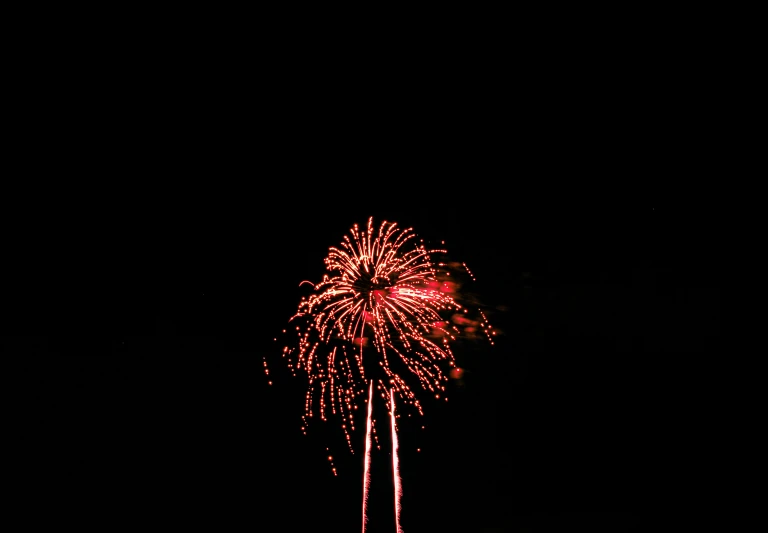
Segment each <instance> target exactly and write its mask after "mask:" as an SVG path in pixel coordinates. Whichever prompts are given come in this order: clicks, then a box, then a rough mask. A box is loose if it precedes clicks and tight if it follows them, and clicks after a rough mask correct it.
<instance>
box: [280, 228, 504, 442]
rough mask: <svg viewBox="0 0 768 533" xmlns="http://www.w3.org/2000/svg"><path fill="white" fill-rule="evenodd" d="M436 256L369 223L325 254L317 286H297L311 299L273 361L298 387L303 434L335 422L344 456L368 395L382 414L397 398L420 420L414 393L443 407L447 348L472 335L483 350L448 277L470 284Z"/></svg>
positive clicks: (401, 234)
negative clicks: (300, 382)
mask: <svg viewBox="0 0 768 533" xmlns="http://www.w3.org/2000/svg"><path fill="white" fill-rule="evenodd" d="M446 253H447V252H446V250H443V249H432V248H428V247H426V246H425V244H424V241H423V240H420V239H418V238H417V237H416V235H415V233H414V232H413V230H412V229H410V228H409V229H400V228H398V226H397V224H396V223H391V222H387V221H384V222H382V223H381V224H380V225H379V226H378V228H376V227H374V223H373V218H372V217H371V218H369V219H368V224H367V227H366V228H365V229H361V228H360V227H359V226H358V225H357V224H355V225H354V226H353V227H352V229H351V231H350V235H345V236H344V238H343V240H342V242H341V245H340V246H338V247H331V248H330V249H329V253H328V255H327V257H326V258H325V267H326V274H325V275H324V276H323V278H322V280H321V281H320V282H319V283H317V284H314V285H313V284H312V283H310V282H302V285H303V284H305V283H308V284H309V285H310V286H311V287H312V292H311V294H309V295H308V296H305V297H303V298H302V299H301V302H300V303H299V305H298V310H297V312H296V314H294V315H293V316H292V317H291V318H290V320H289V327H288V328H287V329H286V330H284V333H286V335H289V337H290V338H289V339H288V341H287V342H286V345H285V347H284V348H283V350H282V356H283V357H284V358H285V359H286V360H287V364H288V367H289V368H290V369H291V371H292V372H293V374H294V375H302V376H304V377H305V378H306V379H307V381H308V387H307V394H306V398H305V412H304V414H303V420H304V425H303V428H302V429H303V430H304V431H305V432H306V429H307V426H308V423H309V419H310V418H313V417H319V418H320V419H322V420H328V419H329V418H330V417H332V416H333V417H337V418H338V419H339V420H340V423H341V427H342V429H343V430H344V433H345V435H346V439H347V444H348V445H349V447H350V449H351V450H352V451H354V449H353V445H352V439H351V432H352V431H354V429H355V423H356V418H355V412H356V411H357V409H358V407H360V406H361V405H362V404H364V403H365V401H366V397H367V396H368V392H369V385H373V386H375V388H376V391H377V395H379V396H381V398H383V400H384V402H386V404H387V409H388V410H389V411H390V412H393V410H394V400H395V396H397V397H398V398H399V399H400V401H401V403H404V404H407V405H410V406H412V407H413V408H415V409H416V411H418V413H419V414H423V411H422V405H421V403H420V401H419V398H418V396H417V393H418V392H421V391H426V392H428V393H429V394H430V396H433V397H436V398H441V399H443V396H444V395H443V393H444V391H445V389H446V383H447V381H448V376H454V377H455V376H456V375H457V373H458V375H460V369H458V368H457V366H456V363H455V357H454V354H453V352H452V349H451V343H452V342H453V341H455V340H456V339H457V338H458V337H462V336H468V337H472V336H476V335H479V334H480V333H481V332H482V333H484V334H485V335H486V336H487V338H488V339H489V340H491V342H493V340H492V336H493V335H494V334H495V332H494V331H493V330H492V328H491V327H490V325H489V323H488V320H487V319H486V317H485V315H484V314H483V313H482V312H479V316H478V313H469V310H468V309H467V306H466V305H464V304H462V302H461V298H460V287H461V283H460V282H459V281H458V280H457V279H455V278H456V276H455V275H454V276H453V277H452V276H451V273H452V272H454V274H455V273H456V272H457V271H458V268H461V269H462V270H463V271H464V272H466V273H467V274H468V275H469V276H470V278H472V279H474V276H472V273H471V272H469V270H468V269H467V268H466V265H465V264H463V263H456V262H440V261H439V258H441V257H443V256H445V254H446ZM470 317H472V318H470ZM276 340H277V339H276ZM265 371H266V372H267V373H268V369H267V368H266V362H265ZM270 383H271V382H270ZM371 390H372V389H371ZM445 399H446V400H447V398H445ZM369 407H370V406H369Z"/></svg>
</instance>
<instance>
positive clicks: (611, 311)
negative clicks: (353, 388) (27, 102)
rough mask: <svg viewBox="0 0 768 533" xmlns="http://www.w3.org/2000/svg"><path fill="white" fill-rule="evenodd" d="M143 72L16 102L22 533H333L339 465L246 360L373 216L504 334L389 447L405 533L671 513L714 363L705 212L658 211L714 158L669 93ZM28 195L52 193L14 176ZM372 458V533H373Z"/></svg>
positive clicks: (532, 81)
mask: <svg viewBox="0 0 768 533" xmlns="http://www.w3.org/2000/svg"><path fill="white" fill-rule="evenodd" d="M112 59H114V58H112ZM198 60H200V57H198ZM478 61H479V60H478ZM157 63H158V67H157V68H156V71H153V70H152V69H151V65H150V66H146V65H145V66H143V67H142V72H143V77H125V78H119V79H118V77H116V78H115V80H112V81H110V78H109V77H108V75H104V76H101V75H100V76H99V79H100V80H101V82H102V85H100V86H99V87H98V88H95V89H93V90H92V91H91V92H86V93H84V92H83V91H75V92H76V93H77V94H73V95H70V97H65V96H64V93H65V90H64V89H62V93H61V94H60V96H62V98H61V99H60V100H59V101H58V102H53V103H52V104H51V103H50V101H49V100H45V99H41V101H40V103H39V106H38V107H37V108H36V110H37V112H38V113H40V114H41V116H42V117H43V118H44V119H45V120H46V121H48V122H49V123H50V124H52V126H51V127H50V128H47V129H45V131H44V133H43V134H44V135H48V136H50V137H49V139H48V140H49V141H50V139H54V140H55V141H56V142H54V143H52V145H53V146H52V148H50V149H47V150H44V151H40V150H33V151H32V153H30V157H29V158H28V167H26V170H25V174H24V176H26V177H25V180H26V181H24V183H27V184H31V186H30V188H29V189H28V190H27V189H25V190H24V191H22V192H21V193H19V194H18V195H17V196H14V198H20V199H24V201H25V206H26V204H27V203H28V204H29V205H28V206H26V207H25V208H24V209H20V210H19V215H18V216H17V217H16V218H14V220H13V225H12V226H9V228H13V230H12V231H9V236H8V240H7V241H6V243H5V246H6V248H5V249H6V250H7V251H8V253H7V255H6V257H10V258H12V263H11V265H12V266H14V267H15V268H14V269H13V272H12V273H11V274H9V275H7V277H6V291H5V296H6V298H5V300H4V302H5V304H6V305H7V310H8V311H10V312H9V313H8V316H9V317H10V318H8V319H7V320H6V322H5V323H4V334H3V343H4V351H5V353H6V354H11V356H12V357H11V358H9V359H8V361H13V362H14V363H16V362H18V363H19V365H20V367H21V371H22V372H9V373H7V374H6V375H7V376H10V380H11V381H13V383H10V384H9V385H21V386H19V387H18V388H19V390H20V392H19V394H17V395H15V396H14V400H13V405H12V406H11V408H12V409H11V411H12V412H13V413H18V415H19V422H20V426H19V428H20V429H19V430H18V431H17V432H14V436H15V437H16V438H17V441H18V442H19V443H20V444H21V446H20V452H19V455H18V457H15V456H14V457H15V460H16V463H17V464H19V465H20V466H21V467H22V469H23V470H24V472H25V475H24V476H23V480H22V481H20V482H19V492H20V493H23V494H29V495H31V498H33V499H34V501H38V502H40V505H41V506H43V507H44V508H45V509H46V513H44V514H45V515H46V516H49V517H50V516H51V515H53V516H55V517H56V518H60V519H61V520H66V519H70V518H72V519H77V520H81V521H86V522H88V523H91V524H94V525H96V526H97V527H98V526H99V525H100V524H102V525H105V524H106V526H108V527H106V528H107V529H111V526H112V525H113V524H124V523H132V524H136V525H139V524H146V523H148V522H152V523H153V524H155V525H159V526H161V527H174V526H179V525H182V526H184V527H186V526H187V525H197V526H201V527H215V528H217V529H229V528H231V527H235V526H234V524H243V523H245V524H247V525H248V527H252V528H253V527H255V528H256V530H258V531H329V530H334V531H356V530H359V525H360V520H361V514H360V511H361V474H362V469H361V459H360V456H359V455H357V456H352V455H349V454H348V452H346V451H345V450H344V448H343V446H339V444H340V441H339V440H338V435H337V434H336V433H334V432H323V431H318V432H317V433H311V434H310V435H309V436H303V435H302V434H301V431H300V425H301V423H300V416H301V412H302V409H303V394H304V389H303V387H302V386H301V384H300V383H297V382H296V381H294V380H291V379H289V378H288V376H286V375H285V373H284V372H281V365H280V363H281V360H280V358H279V347H276V346H275V345H274V343H273V338H274V337H275V336H276V335H277V333H278V332H279V331H280V330H281V329H282V327H283V326H284V325H285V324H286V322H287V319H288V318H289V317H290V315H291V314H292V312H293V311H294V310H295V308H296V305H297V304H298V300H299V297H300V295H301V294H302V292H301V291H300V289H299V286H298V285H299V282H301V281H302V280H305V279H308V280H313V281H316V280H318V279H319V278H320V277H321V275H322V273H323V270H322V269H323V262H322V260H323V258H324V256H325V254H326V252H327V249H328V247H329V246H334V245H337V244H338V243H339V242H340V241H341V238H342V236H343V235H344V234H346V233H347V232H348V230H349V228H350V227H351V225H352V224H353V223H356V222H357V223H360V224H363V223H365V222H366V220H367V218H368V217H369V216H373V217H374V219H375V221H381V220H384V219H386V220H390V221H394V222H397V223H398V224H399V225H400V226H401V227H413V229H414V231H415V232H416V233H417V234H418V235H419V236H421V237H424V238H425V239H427V240H430V241H445V246H446V247H447V248H448V250H449V252H450V253H451V255H452V256H454V257H455V258H457V259H458V260H461V261H465V262H466V263H467V264H468V266H469V267H470V268H471V270H472V271H473V273H474V274H475V276H476V277H477V282H476V284H475V285H473V287H472V290H473V291H474V292H475V293H476V294H477V295H478V296H479V297H480V299H481V300H482V302H483V303H484V305H486V306H487V308H488V309H489V310H490V318H491V322H492V324H493V325H494V326H495V327H497V328H498V329H499V330H500V331H501V332H502V334H501V335H500V336H499V338H498V339H497V342H496V345H495V346H493V347H488V346H485V345H482V344H477V345H467V346H462V350H460V351H459V352H458V353H457V357H459V358H460V359H461V361H462V364H463V366H464V368H465V369H466V374H465V377H464V380H463V382H462V383H461V384H460V383H457V382H452V384H451V390H450V395H449V397H450V401H449V402H448V403H440V404H437V403H436V404H427V406H426V411H427V414H426V416H425V417H424V425H425V427H426V429H425V430H424V431H420V430H419V429H418V428H411V427H403V429H402V433H401V437H400V439H401V449H402V456H401V465H402V475H403V482H404V487H403V488H404V499H403V517H402V522H403V526H404V528H405V531H407V532H410V533H414V532H433V531H435V532H436V531H457V532H458V531H470V532H479V531H488V532H491V531H515V532H523V531H529V532H538V531H565V530H568V531H582V530H583V531H611V532H619V531H634V530H643V529H646V530H655V529H656V526H657V525H658V524H659V521H658V520H659V519H658V518H656V516H657V512H658V511H659V510H660V509H667V508H670V507H671V508H673V509H674V508H675V507H676V506H677V505H678V504H679V501H680V499H679V498H680V494H679V493H682V492H685V487H686V486H687V485H688V484H689V483H691V480H692V479H696V477H695V476H697V475H701V473H700V472H698V471H696V468H695V462H696V457H697V452H696V450H697V446H698V445H697V440H696V438H695V437H694V435H695V434H696V431H694V430H695V429H697V428H699V427H700V426H699V423H700V422H701V416H702V414H701V411H702V410H701V405H700V403H701V401H702V400H701V396H697V394H696V391H698V390H700V387H703V386H704V385H703V384H702V383H700V382H699V381H698V380H697V377H696V375H697V371H696V370H695V369H696V368H700V367H701V365H702V362H705V361H712V360H713V359H716V358H717V357H721V356H722V351H721V348H720V335H721V333H720V320H721V309H720V306H721V303H720V298H721V292H720V290H721V289H720V287H721V284H722V280H723V267H722V262H723V259H722V253H721V250H720V248H719V243H720V242H721V238H722V236H723V235H722V233H723V231H724V230H723V224H722V221H723V215H722V214H721V213H720V211H718V210H717V209H715V208H712V207H711V206H710V204H705V203H702V202H700V201H698V200H697V199H696V198H695V195H694V194H693V189H690V190H689V191H688V192H689V193H690V194H688V195H687V196H686V197H685V200H672V199H671V195H670V194H668V193H671V192H672V189H673V188H674V187H673V186H672V185H671V183H672V182H673V180H674V179H675V178H676V177H677V176H681V175H683V176H686V175H690V174H691V173H693V172H694V171H693V170H692V168H691V167H692V164H691V162H692V161H697V162H699V163H701V162H702V161H705V160H707V159H708V158H709V157H711V153H708V152H707V151H706V149H705V148H703V147H702V145H701V144H699V143H697V142H696V139H695V138H693V137H691V136H690V135H688V133H690V130H692V129H695V127H696V124H700V123H701V122H700V121H701V120H702V118H701V116H700V115H697V114H696V113H694V112H693V111H690V109H692V104H691V102H692V101H693V100H694V99H695V95H690V94H685V93H684V92H675V89H674V87H673V85H674V84H672V85H669V84H667V85H665V86H664V87H665V88H664V89H663V90H662V89H660V88H659V87H657V86H656V85H655V84H654V83H652V80H651V82H648V80H646V82H648V83H646V84H644V85H642V86H639V85H638V84H637V83H634V82H633V83H632V87H633V88H634V89H633V91H636V92H631V93H630V92H628V91H626V90H625V87H626V86H625V85H624V84H622V82H621V81H620V80H619V79H618V78H616V77H613V78H612V82H613V85H611V86H610V87H608V86H606V85H604V84H601V85H600V87H602V89H601V90H600V91H596V90H591V89H589V88H586V87H584V86H583V84H582V83H580V82H576V81H574V80H575V79H576V76H577V75H578V76H583V77H585V79H590V75H589V74H588V73H585V72H584V71H583V70H579V72H575V71H574V72H573V73H572V74H569V75H566V73H565V71H564V70H558V72H560V73H561V74H562V78H559V77H558V76H554V75H546V76H545V75H544V74H542V75H541V76H539V75H531V76H526V77H521V78H517V82H515V83H514V84H509V85H502V84H501V83H502V82H501V80H502V79H503V76H502V75H501V74H499V75H498V77H497V76H496V75H495V74H494V72H498V69H495V68H491V67H492V66H493V65H490V64H489V65H481V64H480V63H478V62H477V61H467V63H466V65H467V68H468V69H469V70H467V72H468V73H467V74H465V75H464V76H463V77H462V79H463V80H465V81H464V82H462V84H461V85H460V86H459V85H457V84H455V83H453V82H452V81H451V80H452V79H453V78H451V77H450V76H448V77H447V78H445V79H444V80H443V82H442V83H434V84H426V83H425V84H424V85H421V84H417V83H415V82H413V80H414V79H415V78H416V77H419V76H423V77H424V78H426V79H430V80H434V77H433V74H432V73H425V72H423V71H422V70H421V69H419V68H416V69H414V70H413V71H409V72H408V74H407V75H405V74H403V76H402V78H391V77H380V76H378V74H377V72H378V71H376V70H375V69H371V70H370V71H366V70H365V69H363V68H362V67H360V72H361V76H356V77H354V80H353V81H355V83H356V85H350V84H340V86H335V85H334V86H331V85H330V82H326V81H323V80H328V79H330V80H333V79H335V77H334V76H335V75H333V74H330V72H332V70H331V69H332V67H331V66H328V67H327V68H324V69H320V70H318V71H317V72H314V73H312V74H310V73H308V71H306V70H301V72H304V73H305V74H306V75H305V76H303V77H302V76H293V77H290V78H289V77H287V76H286V77H282V76H265V77H263V78H261V77H259V76H257V75H256V76H255V75H254V72H253V70H251V71H250V72H249V73H245V72H244V71H243V69H241V68H235V67H234V66H233V65H228V64H227V63H226V62H224V60H223V59H221V58H219V60H217V61H215V62H213V63H212V64H211V65H210V66H211V69H212V70H213V69H219V71H218V74H217V75H216V76H213V77H211V75H208V77H207V78H206V79H207V80H208V81H205V82H204V81H202V80H201V78H199V77H196V76H197V74H199V72H200V70H199V68H200V67H199V64H197V63H195V66H194V68H192V67H190V68H189V69H188V70H185V69H184V68H183V67H182V66H179V63H178V61H176V60H174V61H167V62H165V61H162V60H157ZM309 63H311V61H310V62H309ZM110 64H111V63H110ZM169 65H170V66H169ZM289 66H290V65H288V66H286V65H285V64H283V67H285V69H286V70H290V71H295V70H296V69H297V67H296V66H295V65H293V66H290V68H288V67H289ZM171 67H173V68H171ZM70 68H75V67H70ZM260 68H266V67H264V66H263V65H262V64H261V63H259V65H257V66H256V67H254V69H256V71H258V70H259V69H260ZM542 68H543V67H542ZM147 69H149V70H147ZM107 70H108V69H106V67H105V70H104V72H107ZM470 70H471V72H472V73H471V74H469V71H470ZM275 71H278V72H279V71H280V65H277V66H276V67H275V68H274V70H272V69H270V72H275ZM530 72H531V73H534V74H536V73H537V69H535V68H531V70H530ZM107 74H108V73H107ZM119 74H124V71H122V70H121V71H120V72H119ZM64 75H69V76H73V74H72V71H71V70H70V71H67V72H65V74H63V75H62V76H64ZM617 75H618V74H617ZM669 75H670V76H671V75H672V74H671V73H670V74H669ZM74 76H75V79H76V78H77V75H76V74H75V75H74ZM323 76H325V77H323ZM180 79H184V80H185V81H179V80H180ZM406 79H407V80H411V81H409V82H408V83H405V81H402V82H399V81H397V80H406ZM126 80H127V81H130V83H127V81H126ZM143 80H151V81H152V83H149V82H144V81H143ZM210 80H215V81H216V83H213V82H212V81H210ZM289 80H290V81H289ZM566 82H567V83H568V85H567V87H568V89H567V90H565V89H563V87H564V85H563V84H564V83H566ZM627 83H629V82H627ZM638 83H639V82H638ZM60 86H63V87H65V86H66V85H60ZM374 86H375V87H376V90H375V91H374V90H372V87H374ZM89 87H91V88H93V86H92V85H90V86H89ZM334 87H335V88H334ZM339 87H343V88H345V90H344V91H342V90H341V89H340V88H339ZM582 87H583V88H582ZM638 87H639V88H638ZM309 88H311V90H310V89H309ZM448 88H450V90H449V89H448ZM73 102H74V104H73ZM77 102H81V104H82V105H76V104H77ZM84 109H86V110H87V111H84ZM36 134H39V132H37V133H36ZM38 171H39V172H38ZM54 171H55V172H59V173H61V174H62V175H63V174H64V173H66V175H67V176H72V177H71V178H69V179H66V180H63V179H62V180H55V182H54V183H50V184H49V183H46V184H45V185H43V184H42V181H41V180H40V179H39V178H37V177H36V176H40V175H58V174H56V173H55V172H54ZM51 172H53V174H51ZM265 359H266V360H267V361H268V362H269V364H270V369H271V371H272V376H271V377H272V379H273V381H274V384H273V385H272V386H269V385H268V383H267V382H268V379H267V378H266V377H265V375H264V373H263V362H264V360H265ZM17 376H18V379H17ZM694 413H696V414H694ZM360 442H362V441H360ZM326 447H330V448H331V450H332V452H331V453H332V455H333V457H334V461H333V462H334V465H335V466H336V467H337V469H338V472H339V475H338V476H337V477H334V476H333V475H332V472H331V470H330V466H329V464H328V460H327V455H328V452H327V451H326ZM417 447H418V448H421V450H422V451H421V452H419V453H416V452H414V450H415V448H417ZM385 449H386V446H385ZM377 459H378V467H377V468H378V471H377V470H374V481H373V483H374V489H373V491H374V492H373V493H372V494H373V496H375V498H374V500H375V501H374V502H373V503H372V506H373V508H372V513H373V514H374V516H375V519H376V520H375V523H374V524H372V527H371V533H373V532H374V531H380V530H382V531H390V530H392V524H391V513H390V512H389V509H390V508H391V500H388V498H390V492H389V489H388V487H387V486H386V483H387V481H388V480H387V475H388V472H387V470H386V468H387V466H386V464H387V460H388V457H387V456H386V455H384V454H383V453H382V454H381V455H379V456H377V457H375V459H374V460H377ZM377 473H378V475H377ZM692 476H694V477H693V478H692ZM648 524H650V525H648ZM643 525H645V527H643ZM375 528H376V529H375Z"/></svg>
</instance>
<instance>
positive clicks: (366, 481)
mask: <svg viewBox="0 0 768 533" xmlns="http://www.w3.org/2000/svg"><path fill="white" fill-rule="evenodd" d="M372 414H373V381H371V385H370V387H369V388H368V423H367V426H366V432H365V466H364V467H363V533H365V526H366V525H367V524H368V489H369V488H370V486H371V424H372V420H373V418H372V416H371V415H372Z"/></svg>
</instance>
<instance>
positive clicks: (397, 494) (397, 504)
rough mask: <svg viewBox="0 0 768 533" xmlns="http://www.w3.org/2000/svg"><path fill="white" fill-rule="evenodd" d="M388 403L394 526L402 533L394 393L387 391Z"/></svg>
mask: <svg viewBox="0 0 768 533" xmlns="http://www.w3.org/2000/svg"><path fill="white" fill-rule="evenodd" d="M389 402H390V418H391V419H392V472H393V473H394V474H393V475H394V481H395V526H397V533H403V528H402V527H400V501H401V499H402V497H403V487H402V482H401V479H400V457H399V456H398V454H397V450H398V447H399V445H398V442H397V428H396V427H395V391H394V390H393V389H389Z"/></svg>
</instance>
